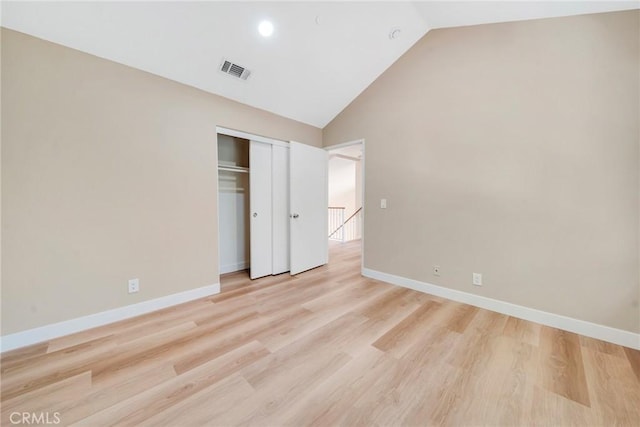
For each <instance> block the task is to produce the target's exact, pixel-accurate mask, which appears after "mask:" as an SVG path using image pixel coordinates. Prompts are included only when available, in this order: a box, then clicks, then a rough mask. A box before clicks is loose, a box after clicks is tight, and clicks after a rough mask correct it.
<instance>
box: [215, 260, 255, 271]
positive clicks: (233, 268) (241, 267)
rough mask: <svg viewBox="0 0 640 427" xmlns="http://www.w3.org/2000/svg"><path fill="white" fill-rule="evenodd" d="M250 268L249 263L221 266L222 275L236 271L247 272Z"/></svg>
mask: <svg viewBox="0 0 640 427" xmlns="http://www.w3.org/2000/svg"><path fill="white" fill-rule="evenodd" d="M247 268H249V262H248V261H244V262H238V263H236V264H227V265H221V266H220V274H227V273H233V272H234V271H240V270H246V269H247Z"/></svg>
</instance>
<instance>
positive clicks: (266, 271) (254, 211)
mask: <svg viewBox="0 0 640 427" xmlns="http://www.w3.org/2000/svg"><path fill="white" fill-rule="evenodd" d="M271 163H272V162H271V145H270V144H265V143H263V142H257V141H251V145H250V147H249V169H250V173H249V181H250V186H249V206H250V218H249V221H250V230H251V238H250V240H251V254H250V256H251V267H250V276H251V278H252V279H256V278H258V277H263V276H267V275H270V274H271V271H272V250H273V248H272V239H271V238H272V234H271V233H272V231H271V230H272V225H271V219H272V211H271V209H272V208H271V206H272V203H271Z"/></svg>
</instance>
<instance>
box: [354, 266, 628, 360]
mask: <svg viewBox="0 0 640 427" xmlns="http://www.w3.org/2000/svg"><path fill="white" fill-rule="evenodd" d="M362 275H363V276H366V277H370V278H372V279H376V280H381V281H383V282H387V283H391V284H393V285H398V286H402V287H404V288H409V289H413V290H416V291H419V292H424V293H426V294H430V295H436V296H439V297H443V298H447V299H450V300H453V301H458V302H463V303H465V304H469V305H473V306H475V307H480V308H484V309H487V310H491V311H495V312H498V313H502V314H506V315H508V316H513V317H517V318H519V319H524V320H529V321H531V322H535V323H540V324H542V325H546V326H551V327H554V328H558V329H562V330H565V331H569V332H574V333H576V334H580V335H584V336H587V337H591V338H596V339H599V340H602V341H607V342H611V343H614V344H618V345H622V346H625V347H630V348H635V349H636V350H640V334H636V333H633V332H629V331H624V330H622V329H616V328H611V327H609V326H604V325H599V324H597V323H591V322H586V321H584V320H578V319H573V318H571V317H566V316H561V315H559V314H553V313H549V312H546V311H542V310H536V309H535V308H529V307H524V306H521V305H517V304H511V303H508V302H504V301H499V300H495V299H492V298H487V297H483V296H480V295H474V294H470V293H467V292H462V291H457V290H455V289H449V288H444V287H442V286H438V285H433V284H431V283H425V282H420V281H418V280H413V279H407V278H406V277H401V276H396V275H393V274H388V273H383V272H380V271H376V270H372V269H369V268H363V269H362Z"/></svg>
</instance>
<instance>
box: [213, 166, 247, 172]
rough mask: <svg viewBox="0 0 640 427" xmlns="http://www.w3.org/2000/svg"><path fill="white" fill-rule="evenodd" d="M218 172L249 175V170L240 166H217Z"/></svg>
mask: <svg viewBox="0 0 640 427" xmlns="http://www.w3.org/2000/svg"><path fill="white" fill-rule="evenodd" d="M218 170H221V171H227V172H240V173H249V168H243V167H241V166H226V165H218Z"/></svg>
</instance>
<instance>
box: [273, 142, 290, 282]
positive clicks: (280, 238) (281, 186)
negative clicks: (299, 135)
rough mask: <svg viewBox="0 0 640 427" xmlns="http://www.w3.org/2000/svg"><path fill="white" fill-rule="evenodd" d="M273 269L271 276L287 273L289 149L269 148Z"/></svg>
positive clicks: (277, 146)
mask: <svg viewBox="0 0 640 427" xmlns="http://www.w3.org/2000/svg"><path fill="white" fill-rule="evenodd" d="M271 150H272V151H271V162H272V171H271V172H272V173H271V177H272V181H271V184H272V186H271V189H272V197H271V202H272V209H271V211H272V213H273V232H272V236H273V254H272V262H273V267H272V269H271V270H272V271H271V274H280V273H284V272H285V271H289V148H287V147H283V146H280V145H274V146H273V147H271Z"/></svg>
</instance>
